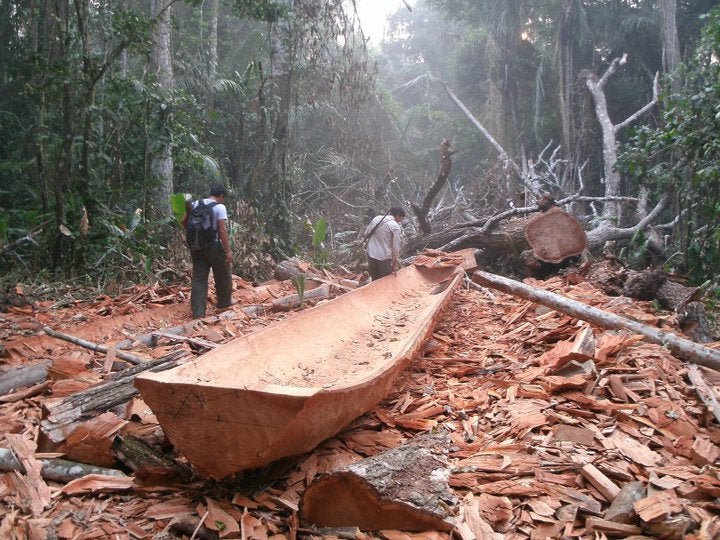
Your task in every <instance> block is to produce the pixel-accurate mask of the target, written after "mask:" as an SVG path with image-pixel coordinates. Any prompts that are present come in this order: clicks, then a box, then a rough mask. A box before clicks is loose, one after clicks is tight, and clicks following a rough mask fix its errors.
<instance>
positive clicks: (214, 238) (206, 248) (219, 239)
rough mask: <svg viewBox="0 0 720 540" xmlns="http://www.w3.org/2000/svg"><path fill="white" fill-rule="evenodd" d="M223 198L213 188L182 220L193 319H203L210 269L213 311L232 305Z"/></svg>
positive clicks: (221, 192)
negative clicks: (189, 265) (214, 297)
mask: <svg viewBox="0 0 720 540" xmlns="http://www.w3.org/2000/svg"><path fill="white" fill-rule="evenodd" d="M226 195H227V190H226V189H225V188H224V187H223V186H213V187H212V188H211V189H210V195H209V196H208V197H207V198H204V199H199V200H197V201H193V202H192V204H191V205H190V207H189V208H188V211H187V212H186V214H185V216H184V217H183V223H184V225H185V231H186V234H187V241H188V246H189V247H190V254H191V256H192V263H193V268H192V291H191V293H190V309H191V311H192V316H193V317H194V318H202V317H204V316H205V311H206V309H207V295H208V277H209V275H210V269H212V271H213V277H214V279H215V292H216V294H217V309H218V310H223V309H226V308H228V307H230V306H231V305H232V298H231V297H232V275H231V274H230V263H231V262H232V253H231V252H230V240H229V237H228V228H227V208H226V207H225V196H226Z"/></svg>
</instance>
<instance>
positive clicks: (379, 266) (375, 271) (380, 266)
mask: <svg viewBox="0 0 720 540" xmlns="http://www.w3.org/2000/svg"><path fill="white" fill-rule="evenodd" d="M368 272H370V277H371V278H372V280H373V281H376V280H378V279H380V278H381V277H385V276H389V275H390V274H392V260H390V259H387V260H385V261H378V260H377V259H373V258H372V257H370V256H368Z"/></svg>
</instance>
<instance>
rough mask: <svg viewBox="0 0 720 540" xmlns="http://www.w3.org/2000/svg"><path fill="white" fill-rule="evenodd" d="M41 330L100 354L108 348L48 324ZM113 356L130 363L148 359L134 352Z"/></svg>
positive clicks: (122, 352)
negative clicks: (55, 328)
mask: <svg viewBox="0 0 720 540" xmlns="http://www.w3.org/2000/svg"><path fill="white" fill-rule="evenodd" d="M43 332H45V333H46V334H47V335H48V336H52V337H54V338H57V339H62V340H63V341H68V342H70V343H74V344H75V345H79V346H80V347H85V348H86V349H90V350H91V351H96V352H99V353H102V354H107V352H108V351H109V350H110V349H109V348H108V347H106V346H104V345H98V344H97V343H92V342H90V341H86V340H84V339H82V338H79V337H75V336H71V335H69V334H63V333H62V332H58V331H57V330H53V329H52V328H50V327H49V326H46V327H45V328H43ZM115 356H117V357H118V358H121V359H122V360H127V361H128V362H130V363H132V364H136V365H137V364H145V363H147V362H149V361H150V359H148V358H142V357H140V356H136V355H134V354H130V353H126V352H124V351H115Z"/></svg>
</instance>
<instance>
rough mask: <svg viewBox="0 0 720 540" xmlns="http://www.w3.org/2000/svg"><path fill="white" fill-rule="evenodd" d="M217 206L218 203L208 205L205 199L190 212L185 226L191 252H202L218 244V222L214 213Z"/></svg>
mask: <svg viewBox="0 0 720 540" xmlns="http://www.w3.org/2000/svg"><path fill="white" fill-rule="evenodd" d="M217 204H218V203H217V202H211V203H206V202H205V201H204V200H203V199H200V200H199V201H198V202H197V204H196V205H195V206H194V207H193V209H192V210H191V211H190V215H189V216H188V220H187V223H186V224H185V233H186V238H187V243H188V246H189V247H190V251H201V250H203V249H207V248H209V247H210V246H212V245H213V244H215V243H216V242H217V240H218V231H217V220H216V219H215V214H214V212H213V206H215V205H217Z"/></svg>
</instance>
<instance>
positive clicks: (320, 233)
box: [312, 218, 328, 249]
mask: <svg viewBox="0 0 720 540" xmlns="http://www.w3.org/2000/svg"><path fill="white" fill-rule="evenodd" d="M327 226H328V222H327V219H325V218H320V219H318V220H317V221H316V222H315V226H314V227H313V237H312V245H313V247H314V248H317V249H319V248H321V247H322V244H323V242H324V241H325V235H326V234H327Z"/></svg>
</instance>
